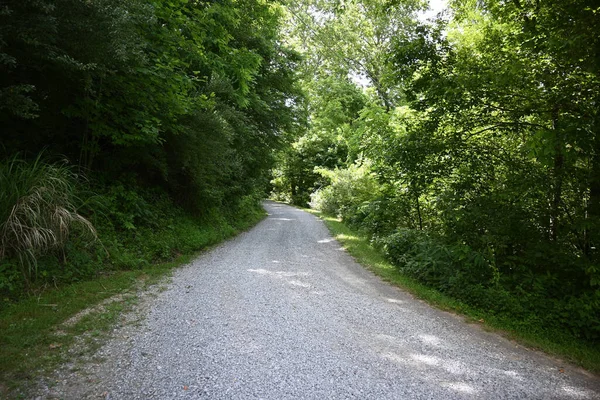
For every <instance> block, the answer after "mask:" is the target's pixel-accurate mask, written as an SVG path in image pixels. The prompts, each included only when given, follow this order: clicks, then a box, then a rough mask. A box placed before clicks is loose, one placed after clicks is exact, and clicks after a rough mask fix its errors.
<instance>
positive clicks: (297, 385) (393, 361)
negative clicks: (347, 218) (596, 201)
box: [40, 202, 600, 399]
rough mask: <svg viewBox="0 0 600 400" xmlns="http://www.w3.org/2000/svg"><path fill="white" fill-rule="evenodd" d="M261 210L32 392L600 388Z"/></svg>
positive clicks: (289, 219)
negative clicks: (94, 348)
mask: <svg viewBox="0 0 600 400" xmlns="http://www.w3.org/2000/svg"><path fill="white" fill-rule="evenodd" d="M265 208H266V209H267V211H268V212H269V217H268V218H267V219H265V220H264V221H262V222H261V223H260V224H259V225H257V226H256V227H255V228H254V229H252V230H251V231H249V232H246V233H244V234H242V235H240V236H238V237H237V238H235V239H233V240H230V241H228V242H226V243H224V244H222V245H220V246H219V247H217V248H215V249H214V250H212V251H210V252H208V253H206V254H205V255H203V256H201V257H200V258H198V259H197V260H196V261H194V262H193V263H192V264H191V265H189V266H186V267H184V268H181V269H179V270H177V271H176V272H175V274H174V277H173V281H172V283H171V284H170V285H169V287H168V289H167V290H166V291H164V292H162V293H160V294H159V295H158V296H157V297H156V298H154V299H153V300H152V302H151V303H150V305H149V307H148V309H147V313H146V314H147V315H146V318H145V319H144V320H143V322H142V323H141V324H138V325H137V326H132V325H128V326H126V327H123V328H120V329H117V330H116V331H115V333H114V335H113V338H112V339H111V340H110V341H109V342H108V343H107V344H106V345H105V346H104V347H102V348H101V349H100V350H99V351H98V353H97V354H96V356H95V357H94V360H96V361H95V362H91V363H88V365H86V366H84V367H82V368H80V369H79V370H77V371H71V372H69V373H68V374H63V375H62V376H61V377H60V379H59V380H58V382H55V383H54V384H53V386H52V388H50V389H48V390H47V391H46V392H45V394H44V395H42V396H41V397H40V398H54V397H62V398H67V399H80V398H95V399H99V398H103V399H180V398H181V399H198V398H207V399H347V398H356V399H600V382H599V380H598V378H597V377H594V376H591V375H589V374H586V373H585V372H584V371H582V370H579V369H577V368H575V367H572V366H570V365H566V364H564V363H562V362H561V361H558V360H554V359H551V358H549V357H547V356H544V355H542V354H540V353H537V352H533V351H529V350H527V349H524V348H523V347H521V346H518V345H516V344H515V343H513V342H510V341H508V340H506V339H504V338H502V337H499V336H498V335H496V334H492V333H488V332H485V331H483V330H481V329H480V328H479V327H478V326H476V325H472V324H466V323H465V322H464V321H463V320H462V318H460V317H457V316H454V315H452V314H450V313H446V312H442V311H439V310H436V309H433V308H431V307H429V306H428V305H426V304H425V303H423V302H422V301H419V300H415V299H414V298H413V297H411V296H410V295H408V294H406V293H404V292H402V291H401V290H399V289H396V288H393V287H391V286H389V285H388V284H386V283H383V282H381V281H380V280H379V279H378V278H376V277H375V276H374V275H372V274H371V273H370V272H368V271H366V270H364V269H363V268H362V267H361V266H359V265H358V264H357V263H356V262H355V261H354V260H353V259H352V258H351V257H350V256H349V255H348V254H347V253H346V252H345V251H344V250H343V249H342V248H341V247H340V244H339V243H338V242H336V241H335V240H333V239H332V238H331V235H330V234H329V232H328V231H327V229H326V227H325V226H324V224H323V223H322V222H321V221H319V220H318V219H317V218H316V217H314V216H312V215H310V214H308V213H305V212H303V211H300V210H297V209H294V208H292V207H289V206H285V205H282V204H278V203H273V202H266V203H265ZM98 360H101V361H98Z"/></svg>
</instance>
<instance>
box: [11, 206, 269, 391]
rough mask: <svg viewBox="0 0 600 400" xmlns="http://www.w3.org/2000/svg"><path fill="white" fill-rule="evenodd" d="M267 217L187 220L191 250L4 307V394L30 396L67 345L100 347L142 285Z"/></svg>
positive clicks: (185, 237)
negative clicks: (79, 342)
mask: <svg viewBox="0 0 600 400" xmlns="http://www.w3.org/2000/svg"><path fill="white" fill-rule="evenodd" d="M264 216H265V214H264V213H251V214H247V215H245V216H244V217H243V219H241V220H239V221H238V222H237V223H236V224H235V226H231V225H230V224H226V226H216V225H215V226H208V227H207V226H197V227H196V228H195V229H192V228H191V227H190V226H189V224H188V222H185V221H184V223H185V225H186V229H185V231H184V232H181V235H182V237H180V239H181V240H182V241H188V242H190V243H193V244H194V249H195V250H188V251H187V252H186V253H185V254H181V255H178V256H177V257H176V258H174V259H172V260H171V261H169V262H162V263H158V264H150V265H146V266H144V267H143V268H140V269H134V270H127V271H111V272H106V273H104V274H102V275H100V276H98V277H96V278H94V279H90V280H87V281H84V282H79V283H74V284H69V285H65V286H59V287H58V288H54V289H51V290H45V291H42V293H41V294H40V295H37V296H31V297H28V298H25V299H22V300H21V301H18V302H16V303H12V304H9V305H5V306H4V307H3V308H2V309H1V311H0V332H1V335H0V398H15V397H17V398H18V397H19V396H20V397H25V396H26V392H23V390H26V389H27V388H29V387H31V386H32V385H33V384H34V382H35V381H36V378H37V377H38V376H39V375H40V374H44V373H47V372H49V371H51V370H52V369H53V368H55V367H56V366H57V365H59V364H60V363H62V362H65V361H67V357H69V355H68V354H67V349H68V348H69V346H72V345H73V344H74V342H75V341H76V339H77V338H81V337H82V334H84V333H85V334H86V335H85V337H86V338H87V342H86V343H85V345H84V346H83V347H84V348H85V349H86V351H91V350H93V349H94V348H95V347H96V346H98V345H99V343H101V339H102V338H103V337H104V336H105V333H106V332H108V331H109V330H110V329H111V328H112V327H113V326H114V325H115V323H116V322H117V320H118V318H119V316H120V315H121V314H122V312H123V311H125V310H128V309H130V308H131V307H132V305H133V304H135V301H136V298H135V293H136V292H137V290H138V289H140V288H144V287H147V286H149V285H151V284H155V283H157V282H159V281H160V280H161V279H162V278H163V277H165V276H167V275H168V274H169V273H170V272H171V271H172V270H173V268H175V267H178V266H181V265H183V264H187V263H189V262H191V261H192V260H193V259H194V258H195V257H196V256H197V255H198V254H199V252H200V251H205V250H206V248H207V247H208V246H211V245H214V244H215V243H217V242H220V241H222V240H225V239H227V238H228V237H231V236H233V235H234V234H236V233H239V232H240V231H242V230H245V229H248V228H250V227H251V226H253V225H255V224H256V223H257V222H258V221H260V220H261V219H262V218H264ZM202 238H204V239H202ZM215 238H216V239H215ZM186 248H188V249H191V247H189V246H188V247H186ZM117 256H118V255H117ZM117 295H120V296H119V297H117V300H116V301H114V302H110V303H109V304H107V305H106V306H104V307H99V310H97V311H93V312H91V313H89V314H87V315H85V316H83V317H82V318H80V319H79V320H78V321H77V322H76V323H74V324H65V323H64V322H65V321H67V320H68V319H69V318H71V317H73V316H74V315H76V314H78V313H80V312H81V311H83V310H87V309H90V308H92V307H94V306H96V305H98V304H99V303H101V302H102V301H103V300H106V299H109V298H112V297H115V296H117Z"/></svg>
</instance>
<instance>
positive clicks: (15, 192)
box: [0, 155, 96, 281]
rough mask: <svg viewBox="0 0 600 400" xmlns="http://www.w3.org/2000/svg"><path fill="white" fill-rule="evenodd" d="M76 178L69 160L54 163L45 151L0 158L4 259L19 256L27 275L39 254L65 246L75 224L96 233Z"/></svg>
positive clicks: (81, 230)
mask: <svg viewBox="0 0 600 400" xmlns="http://www.w3.org/2000/svg"><path fill="white" fill-rule="evenodd" d="M76 179H77V176H76V175H75V174H74V173H73V172H72V171H71V170H70V168H69V167H68V166H67V165H66V163H65V162H63V163H55V164H50V163H47V162H44V161H43V160H42V158H41V156H38V158H36V159H35V160H34V161H33V162H26V161H24V160H22V159H20V158H19V157H18V155H17V156H14V157H12V158H10V159H8V160H6V161H3V162H0V187H2V192H0V260H1V259H3V258H13V259H16V260H18V262H19V264H20V266H21V269H22V271H23V276H24V278H25V279H26V280H27V281H29V280H30V278H31V277H32V275H34V274H35V273H36V270H37V259H38V257H40V256H41V255H43V254H45V253H47V252H48V251H52V250H55V249H61V248H63V247H64V245H65V244H66V242H67V240H68V238H69V235H70V234H71V231H72V230H73V228H77V229H78V233H79V234H83V235H87V236H88V237H89V238H90V239H91V240H94V239H95V238H96V230H95V229H94V227H93V226H92V224H91V223H90V222H89V221H88V220H87V219H85V218H84V217H82V216H81V215H80V214H78V213H77V210H76V207H75V200H76V197H75V194H74V192H75V188H74V184H75V182H76Z"/></svg>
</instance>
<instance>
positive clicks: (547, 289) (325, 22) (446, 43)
mask: <svg viewBox="0 0 600 400" xmlns="http://www.w3.org/2000/svg"><path fill="white" fill-rule="evenodd" d="M422 7H423V4H422V2H419V1H416V0H415V1H412V0H396V1H375V0H348V1H321V0H313V1H298V2H295V3H293V4H290V5H289V13H290V17H289V21H290V23H289V29H288V30H289V35H290V37H291V38H292V39H291V43H294V45H295V47H294V48H295V49H297V50H298V52H299V53H300V54H301V55H302V56H303V63H304V64H303V65H302V67H303V68H302V70H301V71H302V75H301V76H300V82H301V85H302V87H303V89H304V94H305V96H306V102H305V108H304V112H305V113H306V118H307V120H306V125H304V126H303V127H301V128H300V130H299V131H298V133H297V135H296V139H295V140H294V141H293V143H292V144H291V146H289V147H286V148H285V149H284V150H283V151H280V152H279V153H278V164H277V166H276V168H275V169H274V171H273V185H274V195H275V196H276V198H278V199H280V200H283V201H288V202H291V203H294V204H298V205H300V206H307V204H310V206H311V207H313V208H317V209H319V210H321V211H322V212H324V213H325V214H329V215H333V216H337V217H340V218H341V219H342V220H343V221H344V222H345V223H347V224H349V225H350V226H352V227H354V228H355V229H359V230H361V231H362V232H364V233H365V234H366V235H368V237H369V238H370V240H371V243H372V244H373V245H374V246H375V247H377V248H379V249H381V251H382V252H383V253H384V254H385V256H386V257H387V259H388V260H389V261H390V262H391V263H392V264H394V265H395V266H396V267H397V268H398V269H399V270H400V271H401V272H402V273H403V274H405V275H408V276H410V277H413V278H414V279H416V280H418V281H419V282H422V283H424V284H426V285H427V286H430V287H434V288H436V289H438V290H439V291H441V292H443V293H445V294H447V295H449V296H451V297H453V298H456V299H459V300H460V301H462V302H464V303H466V304H468V305H470V306H473V307H476V308H479V309H485V310H487V311H489V312H490V313H492V314H493V315H497V316H500V317H502V316H507V317H508V318H510V319H511V320H512V321H515V322H514V323H515V324H518V325H521V326H522V328H524V329H527V330H532V331H540V330H546V332H557V335H559V334H560V335H562V334H565V333H566V334H567V335H570V336H572V337H576V338H580V339H582V340H589V341H593V342H596V343H597V341H598V339H600V287H599V285H600V268H599V261H600V253H599V246H600V130H599V129H600V113H599V104H600V35H598V32H599V31H600V7H598V4H596V3H595V2H593V1H591V0H565V1H560V2H550V1H544V0H508V1H502V0H483V1H475V0H454V1H452V0H451V1H450V2H449V4H448V9H447V10H446V11H445V12H443V13H441V14H439V15H438V16H437V17H435V18H429V19H425V18H423V17H422V13H421V11H422Z"/></svg>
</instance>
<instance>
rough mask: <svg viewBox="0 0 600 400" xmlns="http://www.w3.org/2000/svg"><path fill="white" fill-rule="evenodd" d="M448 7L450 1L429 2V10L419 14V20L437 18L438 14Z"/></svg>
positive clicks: (435, 0)
mask: <svg viewBox="0 0 600 400" xmlns="http://www.w3.org/2000/svg"><path fill="white" fill-rule="evenodd" d="M447 6H448V0H429V10H427V11H425V12H422V13H419V14H420V15H419V19H420V20H421V21H425V20H427V19H428V18H432V17H435V16H436V15H437V13H439V12H440V11H442V10H443V9H445V8H446V7H447Z"/></svg>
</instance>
